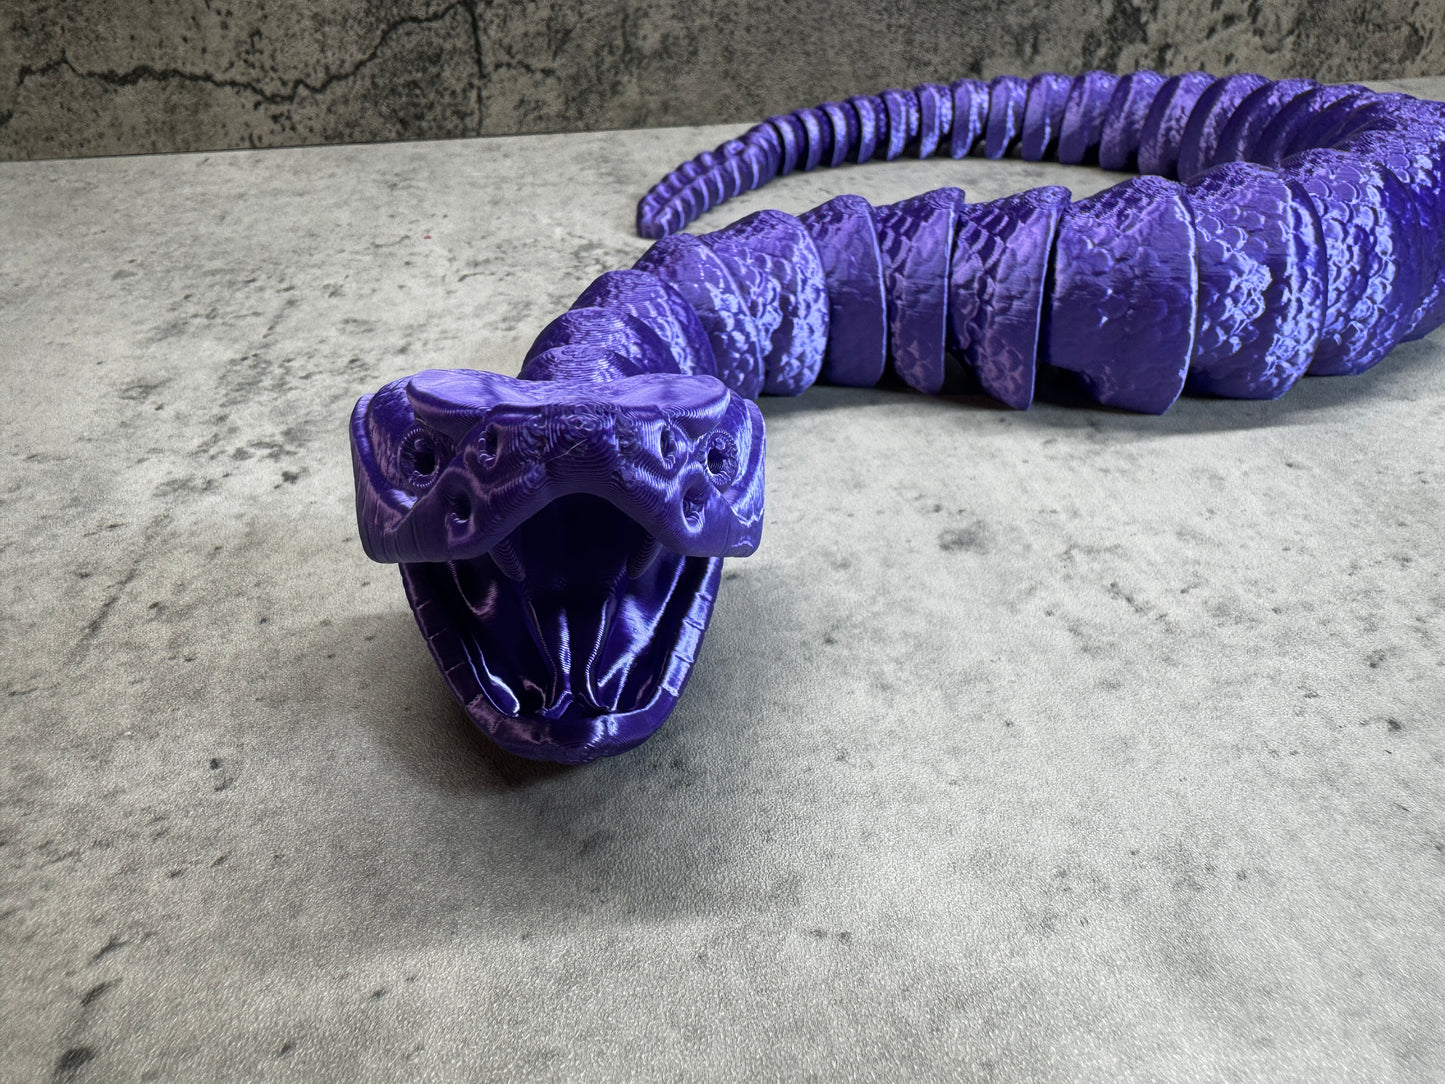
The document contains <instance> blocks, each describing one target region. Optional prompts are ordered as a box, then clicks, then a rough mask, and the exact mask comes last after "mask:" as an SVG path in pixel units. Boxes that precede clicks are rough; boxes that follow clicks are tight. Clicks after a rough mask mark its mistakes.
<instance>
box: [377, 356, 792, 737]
mask: <svg viewBox="0 0 1445 1084" xmlns="http://www.w3.org/2000/svg"><path fill="white" fill-rule="evenodd" d="M351 447H352V463H353V466H354V468H355V474H356V507H357V522H358V526H359V528H360V532H361V540H362V545H363V547H364V548H365V550H366V553H367V555H368V556H369V557H371V558H372V559H373V560H376V561H388V562H397V563H398V564H400V565H401V573H402V581H403V583H404V585H405V587H406V592H407V597H408V599H409V600H410V602H411V606H412V611H413V613H414V614H415V615H416V620H417V624H418V626H419V627H420V628H421V631H422V635H423V636H425V637H426V640H427V643H428V645H429V647H430V649H431V652H432V655H433V656H434V657H435V659H436V662H437V665H438V666H439V667H440V669H441V671H442V674H443V676H444V677H445V680H446V682H447V685H448V686H449V687H450V689H451V691H452V693H453V695H455V696H456V698H457V700H458V701H459V702H460V703H461V704H462V705H463V706H464V707H465V709H466V711H467V714H468V715H469V716H470V718H471V719H472V721H473V722H474V723H475V724H476V725H477V726H478V727H479V728H480V729H481V730H482V731H483V732H485V733H486V734H487V735H489V736H490V737H491V738H492V739H493V740H494V741H496V742H497V743H498V744H499V745H501V746H502V747H503V748H505V749H507V750H508V751H510V752H513V753H517V754H519V755H522V756H526V757H531V758H533V759H539V760H553V761H558V762H562V763H582V762H585V761H589V760H594V759H596V758H597V757H600V756H608V755H611V754H615V753H621V752H623V751H625V750H627V749H630V748H632V747H633V746H635V745H637V744H638V743H639V742H641V741H643V740H645V739H646V738H647V737H648V736H649V735H650V734H652V732H653V731H655V730H656V729H657V727H658V726H660V725H661V724H662V721H663V720H664V719H665V718H666V717H667V714H668V712H670V711H671V710H672V706H673V705H674V704H675V703H676V701H677V698H678V697H679V696H680V695H681V693H682V689H683V686H684V684H685V683H686V681H687V678H688V675H689V674H690V673H691V670H692V664H693V661H694V660H695V658H696V654H697V649H698V646H699V645H700V643H701V641H702V635H703V632H704V631H705V629H706V627H707V622H708V619H709V617H710V616H711V614H712V605H713V600H714V598H715V596H716V592H717V584H718V579H719V576H720V573H721V568H722V558H724V557H741V556H746V555H747V554H750V553H752V552H753V551H754V550H755V549H756V548H757V546H758V542H759V540H760V536H761V531H762V516H763V452H764V433H763V422H762V416H761V414H760V413H759V412H758V408H757V406H756V405H755V404H753V403H751V402H749V401H748V400H746V399H743V398H741V397H739V396H738V395H737V394H736V393H734V392H733V391H731V390H729V389H728V388H727V386H726V385H724V384H723V383H722V382H721V381H719V380H717V379H716V378H714V377H711V376H683V375H679V374H673V373H646V374H642V375H637V376H630V377H626V378H622V379H616V380H611V381H608V382H602V383H599V382H595V381H586V380H565V379H562V380H551V381H530V380H517V379H514V378H511V377H505V376H500V375H498V374H496V373H489V372H475V371H470V370H445V371H444V370H428V371H426V372H421V373H417V374H416V375H414V376H411V377H408V378H406V379H403V380H398V381H394V382H393V383H391V384H388V385H386V386H385V387H383V388H382V389H381V390H380V391H378V392H376V393H375V394H373V395H369V396H364V397H363V398H362V399H361V400H360V401H359V402H358V403H357V404H356V409H355V410H354V411H353V413H352V418H351Z"/></svg>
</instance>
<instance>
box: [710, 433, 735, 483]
mask: <svg viewBox="0 0 1445 1084" xmlns="http://www.w3.org/2000/svg"><path fill="white" fill-rule="evenodd" d="M706 463H707V472H708V474H709V475H711V476H712V484H713V485H715V486H716V487H717V488H718V489H727V487H728V486H729V485H731V484H732V481H733V477H734V476H735V475H736V474H737V472H738V449H737V445H736V444H735V443H733V440H732V438H731V437H729V436H728V435H727V434H726V433H714V434H713V435H712V442H711V445H710V447H709V448H708V450H707V459H706Z"/></svg>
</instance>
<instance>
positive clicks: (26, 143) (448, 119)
mask: <svg viewBox="0 0 1445 1084" xmlns="http://www.w3.org/2000/svg"><path fill="white" fill-rule="evenodd" d="M1092 67H1100V68H1106V69H1109V70H1117V71H1130V70H1133V69H1134V68H1139V67H1153V68H1157V69H1159V70H1161V71H1168V72H1180V71H1187V70H1189V69H1191V68H1201V67H1202V68H1204V69H1206V70H1208V71H1212V72H1218V73H1221V74H1226V73H1229V72H1237V71H1258V72H1262V73H1263V74H1265V75H1268V76H1270V77H1272V78H1283V77H1286V76H1294V75H1300V74H1304V73H1307V74H1310V75H1313V76H1315V77H1316V78H1319V79H1322V80H1326V81H1334V82H1339V81H1345V80H1357V79H1367V78H1374V79H1389V78H1401V77H1408V76H1430V75H1440V74H1442V73H1445V5H1441V4H1439V3H1436V2H1430V0H1270V2H1269V3H1261V2H1259V0H1211V2H1210V3H1208V4H1204V3H1198V2H1195V0H1017V2H1014V3H1009V4H998V3H995V2H993V0H963V2H951V3H941V2H938V0H927V2H917V0H915V2H910V3H903V4H898V3H894V4H876V3H863V2H859V0H827V2H822V0H588V2H585V3H584V2H580V0H528V2H527V3H516V2H513V3H504V4H493V3H481V2H479V0H310V2H308V3H305V4H276V3H268V2H267V0H244V2H237V3H228V4H212V3H209V2H207V3H201V2H198V0H144V2H142V0H108V2H106V3H101V4H97V3H94V2H86V0H10V2H9V3H7V4H5V5H3V7H0V158H4V159H10V160H20V159H35V158H54V157H68V156H78V155H94V154H133V153H144V152H152V151H193V150H212V149H221V148H228V147H231V148H234V147H275V146H296V145H307V144H318V143H343V142H359V141H370V140H392V139H436V138H444V137H457V136H468V135H478V134H484V135H504V134H516V133H524V132H561V131H581V130H589V131H590V130H598V129H610V128H637V127H651V126H658V125H677V124H708V123H718V122H738V123H741V122H748V121H753V120H756V119H758V118H760V117H763V116H765V115H767V114H769V113H774V112H777V111H779V110H780V109H794V108H797V107H799V106H807V105H815V104H817V103H818V102H820V101H823V100H825V99H828V98H835V97H839V96H843V95H849V94H857V93H860V92H876V91H878V90H881V89H883V88H884V87H888V86H912V85H914V84H916V83H919V82H922V81H924V80H939V79H941V80H949V79H956V78H958V77H960V76H964V75H969V76H982V77H992V76H995V75H1000V74H1023V75H1029V74H1033V73H1034V72H1038V71H1049V70H1052V71H1064V72H1076V71H1084V70H1086V69H1088V68H1092Z"/></svg>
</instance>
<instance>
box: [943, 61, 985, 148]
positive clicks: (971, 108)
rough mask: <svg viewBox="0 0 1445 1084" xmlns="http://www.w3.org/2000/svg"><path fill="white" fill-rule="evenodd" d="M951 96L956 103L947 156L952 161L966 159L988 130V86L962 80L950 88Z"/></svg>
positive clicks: (970, 80) (975, 81)
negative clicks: (953, 159)
mask: <svg viewBox="0 0 1445 1084" xmlns="http://www.w3.org/2000/svg"><path fill="white" fill-rule="evenodd" d="M948 93H949V96H950V97H951V98H952V99H953V131H952V132H951V133H950V135H949V140H948V154H949V157H950V158H966V157H968V155H970V154H971V153H973V148H974V147H975V146H976V145H977V143H978V141H979V140H980V139H982V138H983V134H984V132H985V131H987V130H988V84H987V83H982V82H980V81H979V80H977V79H959V80H956V81H955V82H952V83H950V84H949V85H948Z"/></svg>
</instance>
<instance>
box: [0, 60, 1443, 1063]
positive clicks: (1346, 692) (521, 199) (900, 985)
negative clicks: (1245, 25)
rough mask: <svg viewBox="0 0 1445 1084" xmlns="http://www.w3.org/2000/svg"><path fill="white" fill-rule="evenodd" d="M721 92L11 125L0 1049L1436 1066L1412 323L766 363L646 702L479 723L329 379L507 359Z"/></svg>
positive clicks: (1438, 415)
mask: <svg viewBox="0 0 1445 1084" xmlns="http://www.w3.org/2000/svg"><path fill="white" fill-rule="evenodd" d="M1406 89H1409V90H1411V91H1412V92H1414V93H1416V94H1420V95H1422V96H1436V97H1439V96H1442V95H1445V80H1432V81H1417V82H1414V83H1411V84H1408V85H1407V87H1406ZM736 130H737V129H736V128H734V127H727V128H711V129H670V130H652V131H636V132H630V133H624V134H618V133H598V134H587V135H576V136H548V137H520V138H506V139H489V140H473V141H459V142H443V143H421V144H394V145H377V146H349V147H335V148H310V149H302V150H291V151H285V150H282V151H265V152H234V153H222V154H212V155H191V156H177V157H162V158H123V159H106V160H88V161H61V162H43V163H29V164H26V163H18V164H16V163H12V164H7V165H4V166H0V185H3V198H0V214H3V224H0V246H3V248H0V366H3V369H0V372H3V377H4V381H5V396H4V398H3V401H0V439H3V442H4V446H3V451H4V459H3V468H0V470H3V474H0V501H3V515H0V553H3V566H0V567H3V571H4V578H3V593H0V636H3V649H0V677H3V687H4V698H3V700H0V704H3V712H4V715H3V718H4V726H3V731H4V765H3V769H4V774H3V840H0V842H3V849H0V855H3V864H4V902H3V911H0V950H3V959H4V965H3V966H4V972H3V973H4V979H3V984H4V989H3V996H4V1012H3V1023H0V1027H3V1029H4V1035H3V1047H0V1076H3V1078H4V1080H6V1081H37V1080H43V1079H55V1080H66V1081H71V1080H73V1081H140V1080H176V1081H193V1080H207V1081H210V1080H228V1081H229V1080H236V1081H252V1080H298V1081H299V1080H307V1081H312V1080H327V1081H331V1080H334V1081H392V1080H410V1079H426V1080H457V1079H478V1080H480V1079H499V1080H522V1079H527V1080H599V1081H612V1080H617V1081H621V1080H636V1081H653V1080H657V1081H662V1080H737V1081H758V1080H808V1079H811V1080H820V1081H834V1080H889V1081H897V1080H910V1081H913V1080H917V1081H923V1080H959V1081H974V1080H976V1081H1019V1082H1022V1081H1071V1080H1091V1081H1092V1080H1097V1081H1160V1080H1163V1081H1173V1080H1267V1081H1311V1082H1329V1081H1346V1080H1368V1081H1431V1080H1439V1079H1440V1078H1441V1074H1442V1072H1445V1069H1442V1065H1445V1045H1442V1036H1445V1012H1442V1005H1445V960H1442V949H1441V946H1442V944H1445V826H1442V809H1445V793H1442V791H1445V785H1442V778H1445V773H1442V767H1445V764H1442V752H1445V736H1442V728H1445V579H1442V569H1445V544H1442V532H1441V527H1442V523H1445V461H1442V454H1441V427H1442V421H1441V419H1442V417H1445V334H1442V333H1436V334H1434V335H1432V336H1431V337H1429V338H1427V339H1425V340H1423V341H1420V342H1416V343H1411V344H1406V345H1404V346H1401V347H1399V348H1398V349H1396V350H1395V351H1394V353H1393V354H1391V355H1390V356H1389V357H1388V358H1387V359H1386V360H1385V361H1384V362H1383V363H1382V364H1381V365H1380V366H1379V367H1378V368H1377V369H1376V370H1374V371H1372V372H1370V373H1368V374H1366V375H1364V376H1362V377H1358V378H1353V379H1320V380H1307V381H1305V382H1303V383H1302V384H1301V385H1300V386H1299V387H1297V388H1296V389H1295V390H1294V391H1292V392H1291V393H1290V394H1289V395H1288V396H1286V397H1285V398H1284V399H1282V400H1281V401H1279V402H1275V403H1261V402H1254V403H1251V402H1230V401H1212V400H1205V399H1185V400H1182V401H1181V402H1180V403H1178V404H1177V405H1176V406H1175V407H1174V409H1173V410H1171V411H1170V412H1169V414H1168V415H1166V416H1165V417H1162V418H1154V417H1141V416H1135V415H1128V414H1122V413H1114V412H1109V411H1103V410H1098V409H1089V408H1081V407H1074V406H1069V405H1064V404H1050V403H1044V404H1040V405H1039V406H1037V407H1036V408H1035V409H1033V410H1031V411H1029V412H1027V413H1023V414H1018V413H1010V412H1007V411H1004V410H1001V409H998V408H997V407H995V406H993V405H991V404H990V403H988V402H986V401H984V400H981V399H968V398H965V399H929V398H924V397H922V396H918V395H916V394H912V393H909V392H904V391H891V390H873V391H850V390H844V389H835V388H816V389H813V390H812V391H810V392H808V393H807V394H806V395H804V396H803V397H802V398H800V399H797V400H777V399H773V400H767V401H765V402H764V413H765V415H766V417H767V422H768V433H769V441H770V448H769V460H768V474H769V477H768V483H769V488H768V523H767V530H766V532H765V534H764V541H763V546H762V548H761V550H759V552H758V553H757V554H756V555H755V556H754V557H752V558H749V559H747V560H743V561H732V562H729V566H728V571H727V572H726V582H725V583H724V589H723V592H722V595H721V598H720V601H719V604H718V607H717V611H716V614H715V617H714V619H713V624H712V628H711V631H710V632H709V634H708V638H707V642H706V644H705V645H704V648H703V652H702V657H701V661H700V662H699V664H698V667H697V670H696V672H695V674H694V677H693V680H692V683H691V685H690V687H689V688H688V691H687V694H686V696H685V697H684V699H683V701H682V703H681V705H680V706H679V708H678V710H677V711H676V713H675V714H674V715H673V717H672V719H671V720H670V721H669V722H668V724H667V725H666V726H665V727H664V728H663V730H662V731H661V732H660V733H659V734H658V735H657V737H655V738H654V739H653V740H652V741H650V742H649V743H647V744H646V745H644V746H643V747H642V748H640V749H639V750H637V751H635V752H633V753H630V754H628V755H626V756H623V757H619V758H615V759H612V760H609V761H604V762H600V763H597V764H594V765H591V766H589V767H585V768H581V769H575V770H564V769H556V768H550V767H541V766H536V765H532V764H529V763H524V762H519V761H515V760H512V759H509V758H508V757H506V756H505V755H503V754H500V753H498V752H496V751H494V750H493V749H492V748H491V747H490V746H488V745H487V743H486V742H485V741H484V740H483V739H481V738H479V737H477V736H476V735H474V733H473V732H472V731H471V730H470V729H469V726H468V724H467V723H466V722H465V719H464V717H463V715H462V713H461V711H460V710H459V709H458V708H456V707H455V706H454V705H453V704H452V702H451V701H450V699H449V698H448V695H447V693H446V692H445V690H444V688H443V686H442V683H441V681H440V679H439V678H438V676H437V674H436V673H435V671H434V669H433V665H432V662H431V659H430V657H429V656H428V655H427V652H426V649H425V647H424V645H423V642H422V640H421V637H420V636H419V635H418V633H417V631H416V628H415V626H414V625H413V622H412V618H411V614H410V612H409V611H408V609H407V606H406V603H405V600H404V598H403V595H402V590H401V584H400V582H399V580H398V577H397V575H396V573H395V571H394V570H393V569H390V568H386V567H382V566H379V565H373V564H370V563H369V562H368V561H367V560H366V559H365V557H364V556H363V555H362V552H361V548H360V545H359V543H358V541H357V539H356V533H355V522H354V518H353V517H354V513H353V506H352V482H351V466H350V460H349V454H348V449H347V444H346V424H345V423H346V418H347V414H348V411H349V409H350V407H351V405H352V403H353V402H354V401H355V399H356V397H357V396H358V395H360V394H361V393H363V392H366V391H369V390H372V389H374V388H375V387H377V386H378V385H380V384H381V383H382V382H384V381H386V380H389V379H392V378H394V377H396V376H400V375H403V374H405V373H408V372H411V371H413V370H416V369H420V368H425V367H431V366H439V367H448V366H461V367H486V368H494V369H498V370H500V371H503V372H514V371H515V370H516V367H517V365H518V363H519V361H520V359H521V357H522V354H523V352H524V351H525V349H526V346H527V345H528V343H529V342H530V340H531V338H532V337H533V336H534V335H535V333H536V332H537V331H538V330H539V329H540V328H541V326H542V325H543V324H544V323H545V322H546V321H547V320H548V319H549V318H550V317H551V316H553V315H555V314H556V313H557V312H560V311H561V310H562V309H564V308H565V307H566V306H567V305H568V304H569V303H570V301H571V300H572V298H573V297H575V296H576V294H577V293H578V292H579V291H580V290H581V289H582V287H583V286H585V285H586V284H587V283H588V282H589V281H591V279H592V278H593V277H595V276H596V275H597V274H599V273H600V272H602V271H604V270H607V269H610V268H614V267H622V266H626V265H628V264H630V263H631V262H632V261H633V260H634V259H635V258H636V257H637V256H638V255H639V254H640V253H641V252H642V251H643V249H644V248H645V247H646V242H645V241H642V240H640V239H639V238H637V237H635V236H633V235H632V232H631V219H632V213H633V207H634V203H635V201H636V199H637V197H638V196H639V195H640V194H641V192H642V191H644V190H645V188H646V186H647V185H648V184H649V183H650V182H651V181H652V180H653V179H654V178H656V177H657V176H659V175H661V174H662V173H663V172H665V171H666V170H668V169H670V168H671V167H672V166H673V165H675V164H676V163H677V162H678V161H680V160H681V159H683V158H684V157H687V156H688V155H690V154H692V153H694V152H696V151H697V150H699V149H701V148H703V147H705V146H711V145H713V144H715V143H717V142H718V141H720V140H721V139H722V138H724V137H725V136H727V135H730V134H733V133H735V132H736ZM1117 179H1118V177H1117V175H1106V174H1103V173H1099V172H1096V171H1093V170H1087V169H1068V168H1064V167H1052V166H1038V165H1030V164H1027V163H1023V162H1018V161H1012V162H1004V163H993V162H986V161H966V162H953V161H949V160H946V159H945V160H933V161H928V162H921V163H920V162H908V163H892V164H870V165H867V166H863V167H851V168H848V169H844V170H840V171H837V172H827V171H822V172H818V173H815V174H811V175H795V176H792V177H789V178H785V179H782V180H780V181H778V182H775V183H774V184H773V185H770V186H769V187H767V188H765V189H763V190H762V191H761V192H759V193H755V194H754V195H752V196H751V197H748V198H746V199H742V200H738V201H736V202H735V203H734V204H730V205H727V206H725V207H723V208H721V209H719V210H718V211H715V212H713V214H712V215H710V216H709V217H708V219H706V220H704V221H703V222H702V223H700V224H699V228H701V229H707V228H716V227H717V226H719V225H721V224H722V223H724V222H727V221H730V220H731V219H732V218H734V217H736V216H738V215H741V214H743V213H745V212H746V211H749V210H753V209H756V208H759V207H764V206H778V207H781V208H783V209H785V210H789V211H799V210H802V209H804V208H806V207H809V206H812V205H814V204H816V203H818V202H821V201H822V200H824V199H826V198H827V197H829V196H830V195H833V194H836V193H838V192H843V191H857V192H860V193H862V194H863V195H866V196H868V197H869V198H871V199H873V200H875V201H888V200H893V199H898V198H901V197H903V196H905V195H909V194H912V193H914V192H918V191H922V190H924V189H927V188H930V187H935V186H938V185H941V184H959V185H961V186H962V187H964V188H965V189H966V190H967V191H968V192H969V195H970V196H971V197H972V198H974V199H990V198H994V197H995V196H998V195H1001V194H1004V193H1006V192H1009V191H1014V190H1018V189H1021V188H1025V187H1028V186H1031V185H1034V184H1040V183H1050V182H1057V183H1063V184H1068V185H1069V186H1071V187H1072V188H1073V189H1074V191H1075V194H1076V195H1083V194H1086V193H1087V192H1089V191H1092V190H1095V189H1098V188H1101V187H1103V186H1105V185H1106V184H1109V183H1112V182H1113V181H1115V180H1117Z"/></svg>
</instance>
